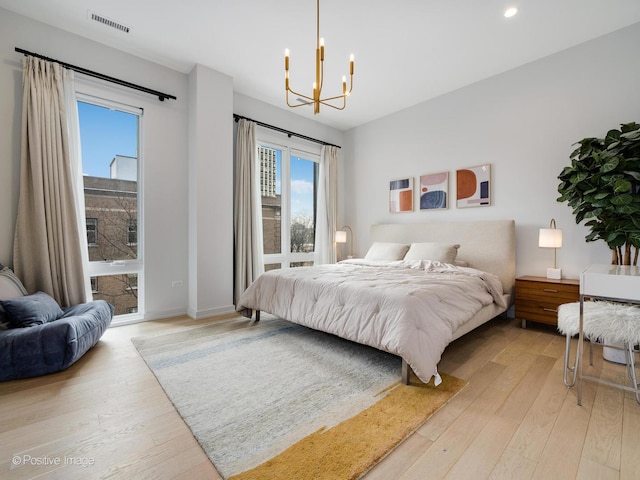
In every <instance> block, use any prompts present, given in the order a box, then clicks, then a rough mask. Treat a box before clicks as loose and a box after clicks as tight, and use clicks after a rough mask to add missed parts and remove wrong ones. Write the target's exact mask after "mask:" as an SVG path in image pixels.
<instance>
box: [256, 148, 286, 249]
mask: <svg viewBox="0 0 640 480" xmlns="http://www.w3.org/2000/svg"><path fill="white" fill-rule="evenodd" d="M258 158H259V159H260V189H261V194H262V237H263V248H264V253H265V254H271V253H280V252H281V251H282V247H281V244H282V236H281V231H282V205H281V190H280V186H281V172H282V169H281V162H282V151H281V150H277V149H274V148H269V147H264V146H259V147H258Z"/></svg>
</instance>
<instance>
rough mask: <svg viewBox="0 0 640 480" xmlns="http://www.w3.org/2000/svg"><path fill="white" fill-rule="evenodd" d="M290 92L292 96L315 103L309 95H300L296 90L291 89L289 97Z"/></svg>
mask: <svg viewBox="0 0 640 480" xmlns="http://www.w3.org/2000/svg"><path fill="white" fill-rule="evenodd" d="M289 92H291V93H292V94H294V95H297V96H299V97H302V98H305V99H307V100H309V101H310V102H313V97H309V96H308V95H304V94H302V93H298V92H296V91H295V90H291V89H289V90H288V91H287V95H288V94H289Z"/></svg>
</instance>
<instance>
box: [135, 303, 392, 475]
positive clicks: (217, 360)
mask: <svg viewBox="0 0 640 480" xmlns="http://www.w3.org/2000/svg"><path fill="white" fill-rule="evenodd" d="M132 342H133V343H134V345H135V346H136V348H137V349H138V351H139V352H140V354H141V355H142V357H143V358H144V360H145V361H146V362H147V365H148V366H149V368H150V369H151V370H152V371H153V373H154V374H155V376H156V378H157V379H158V381H159V382H160V384H161V385H162V387H163V388H164V390H165V392H166V393H167V396H168V397H169V398H170V399H171V401H172V402H173V404H174V405H175V407H176V409H177V410H178V412H179V413H180V415H181V416H182V417H183V418H184V420H185V422H186V423H187V425H189V427H190V428H191V431H192V432H193V434H194V436H195V437H196V439H197V440H198V441H199V442H200V444H201V445H202V447H203V449H204V451H205V452H206V453H207V455H208V456H209V458H210V459H211V461H212V462H213V464H214V465H215V467H216V468H217V469H218V471H219V472H220V474H221V475H222V476H223V477H224V478H227V477H229V476H231V475H234V474H237V473H240V472H243V471H245V470H248V469H250V468H253V467H255V466H257V465H259V464H261V463H262V462H264V461H266V460H268V459H269V458H272V457H274V456H275V455H277V454H278V453H280V452H281V451H283V450H284V449H285V448H287V447H288V446H290V445H292V444H294V443H296V442H297V441H299V440H301V439H302V438H304V437H306V436H307V435H309V434H311V433H313V432H315V431H317V430H318V429H319V428H321V427H323V426H327V427H331V426H333V425H335V424H337V423H339V422H340V421H342V420H345V419H347V418H350V417H352V416H353V415H355V414H356V413H358V412H360V411H362V410H363V409H365V408H367V407H368V406H370V405H372V404H374V403H375V402H376V401H377V400H379V399H380V397H379V396H378V394H379V392H381V391H382V390H383V389H385V388H386V387H387V386H389V385H390V384H392V383H394V382H396V381H398V380H399V378H400V369H401V360H400V358H399V357H396V356H394V355H391V354H387V353H384V352H380V351H379V350H375V349H373V348H370V347H366V346H362V345H358V344H355V343H352V342H348V341H346V340H342V339H340V338H338V337H335V336H332V335H328V334H324V333H321V332H317V331H314V330H310V329H307V328H305V327H301V326H298V325H295V324H292V323H289V322H286V321H284V320H280V319H277V318H275V317H272V316H269V315H265V314H263V319H262V320H261V321H260V322H259V323H255V322H252V321H249V320H241V319H231V320H225V321H217V322H213V323H211V324H209V325H206V326H202V327H194V328H190V329H186V330H183V331H180V332H177V333H171V334H165V335H159V336H155V337H143V338H134V339H132Z"/></svg>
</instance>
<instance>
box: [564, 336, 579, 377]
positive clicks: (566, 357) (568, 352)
mask: <svg viewBox="0 0 640 480" xmlns="http://www.w3.org/2000/svg"><path fill="white" fill-rule="evenodd" d="M566 337H567V343H566V346H565V350H564V373H563V380H564V384H565V385H566V386H567V387H573V386H574V385H575V383H576V375H577V372H576V365H577V364H578V349H576V359H575V361H574V362H573V366H571V367H570V366H569V358H570V357H571V335H569V334H567V335H566ZM569 372H572V373H573V375H572V377H571V380H569Z"/></svg>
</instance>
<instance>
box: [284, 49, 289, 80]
mask: <svg viewBox="0 0 640 480" xmlns="http://www.w3.org/2000/svg"><path fill="white" fill-rule="evenodd" d="M284 69H285V71H286V72H287V77H289V73H288V72H289V49H288V48H285V49H284Z"/></svg>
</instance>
